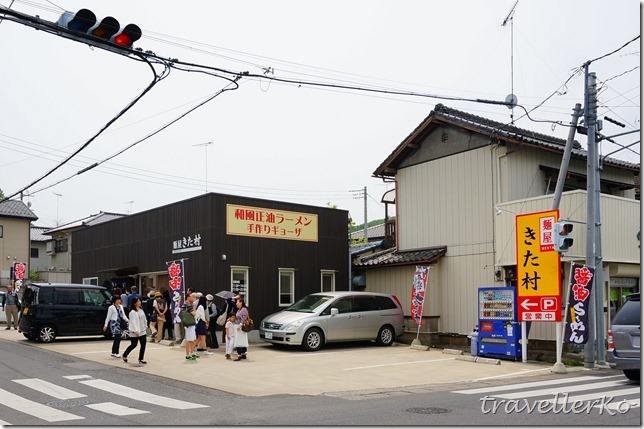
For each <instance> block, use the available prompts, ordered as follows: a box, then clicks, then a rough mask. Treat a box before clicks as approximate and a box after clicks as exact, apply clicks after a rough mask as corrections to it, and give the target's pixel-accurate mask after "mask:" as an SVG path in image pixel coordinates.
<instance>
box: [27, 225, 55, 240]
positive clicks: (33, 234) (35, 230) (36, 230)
mask: <svg viewBox="0 0 644 429" xmlns="http://www.w3.org/2000/svg"><path fill="white" fill-rule="evenodd" d="M48 229H49V227H48V226H34V225H32V226H31V230H30V232H29V237H30V239H31V241H49V240H51V237H50V236H48V235H44V234H43V232H45V231H47V230H48Z"/></svg>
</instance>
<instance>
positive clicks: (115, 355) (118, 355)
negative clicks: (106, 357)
mask: <svg viewBox="0 0 644 429" xmlns="http://www.w3.org/2000/svg"><path fill="white" fill-rule="evenodd" d="M112 357H114V358H120V357H121V355H120V354H118V353H112Z"/></svg>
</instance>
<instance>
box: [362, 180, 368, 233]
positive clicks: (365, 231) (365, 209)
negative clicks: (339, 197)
mask: <svg viewBox="0 0 644 429" xmlns="http://www.w3.org/2000/svg"><path fill="white" fill-rule="evenodd" d="M363 196H364V242H365V243H367V242H368V241H369V237H368V235H367V187H366V186H365V187H364V193H363Z"/></svg>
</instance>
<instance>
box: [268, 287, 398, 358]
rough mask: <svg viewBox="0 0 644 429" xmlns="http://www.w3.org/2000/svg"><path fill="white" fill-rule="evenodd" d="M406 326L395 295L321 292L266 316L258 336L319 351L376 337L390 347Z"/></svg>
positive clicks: (270, 340)
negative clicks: (328, 346) (342, 342)
mask: <svg viewBox="0 0 644 429" xmlns="http://www.w3.org/2000/svg"><path fill="white" fill-rule="evenodd" d="M403 328H404V314H403V310H402V306H401V305H400V301H399V300H398V298H396V296H395V295H388V294H384V293H371V292H320V293H314V294H311V295H307V296H305V297H304V298H302V299H300V300H299V301H297V302H296V303H295V304H293V305H291V306H290V307H288V308H286V309H285V310H282V311H280V312H278V313H274V314H271V315H270V316H268V317H266V318H264V320H262V323H261V324H260V326H259V337H260V338H261V339H262V340H264V341H268V342H269V343H273V344H286V345H293V346H302V347H303V348H304V350H308V351H317V350H320V348H322V346H323V345H324V344H325V343H330V342H336V341H356V340H375V341H376V343H378V344H379V345H382V346H389V345H392V344H393V343H394V341H395V340H396V337H398V336H400V335H402V334H403Z"/></svg>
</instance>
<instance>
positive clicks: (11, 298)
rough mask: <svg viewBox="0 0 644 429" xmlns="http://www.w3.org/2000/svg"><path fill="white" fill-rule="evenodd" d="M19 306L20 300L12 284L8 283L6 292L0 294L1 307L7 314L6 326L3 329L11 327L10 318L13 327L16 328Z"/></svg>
mask: <svg viewBox="0 0 644 429" xmlns="http://www.w3.org/2000/svg"><path fill="white" fill-rule="evenodd" d="M19 306H20V301H19V300H18V294H17V293H16V292H15V291H14V290H13V286H12V285H11V284H8V285H7V293H5V294H4V295H2V309H3V310H4V312H5V314H6V316H7V327H6V328H5V329H11V319H12V318H13V329H18V315H19V312H20V309H19Z"/></svg>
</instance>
